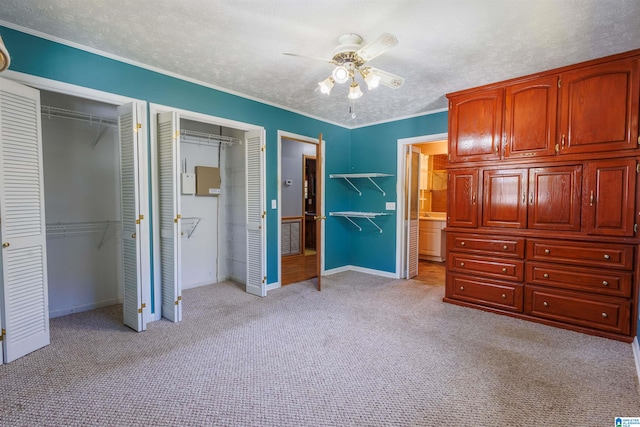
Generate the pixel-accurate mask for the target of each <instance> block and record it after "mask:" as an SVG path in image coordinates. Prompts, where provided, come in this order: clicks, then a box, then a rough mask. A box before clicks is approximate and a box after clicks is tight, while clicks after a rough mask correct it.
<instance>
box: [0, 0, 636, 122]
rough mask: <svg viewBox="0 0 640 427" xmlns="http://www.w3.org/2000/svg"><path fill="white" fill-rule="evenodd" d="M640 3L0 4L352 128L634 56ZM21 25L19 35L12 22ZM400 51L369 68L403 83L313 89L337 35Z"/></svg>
mask: <svg viewBox="0 0 640 427" xmlns="http://www.w3.org/2000/svg"><path fill="white" fill-rule="evenodd" d="M639 21H640V1H638V0H529V1H519V0H482V1H480V0H439V1H431V0H340V1H336V0H262V1H260V0H224V1H221V0H188V1H187V0H183V1H177V0H119V1H116V2H113V1H110V2H108V1H87V0H0V24H2V23H3V22H4V23H5V25H10V24H14V25H13V26H12V27H13V28H16V27H15V25H17V26H20V27H25V28H28V29H32V30H36V31H38V32H41V33H44V34H48V35H51V36H55V37H57V38H60V39H63V40H68V41H71V42H74V43H78V44H80V45H83V46H87V47H91V48H94V49H98V50H100V51H103V52H107V53H109V54H113V55H117V56H120V57H122V58H126V59H129V60H133V61H136V62H139V63H142V64H146V65H149V66H152V67H156V68H159V69H162V70H166V71H168V72H171V73H175V74H179V75H182V76H185V77H188V78H191V79H195V80H198V81H201V82H205V83H207V84H210V85H213V86H215V87H218V88H221V89H223V90H228V91H231V92H234V93H237V94H242V95H246V96H249V97H251V98H255V99H259V100H264V101H266V102H268V103H271V104H275V105H278V106H282V107H284V108H287V109H290V110H294V111H298V112H301V113H304V114H307V115H310V116H312V117H317V118H321V119H324V120H327V121H330V122H334V123H338V124H341V125H343V126H346V127H357V126H362V125H366V124H371V123H375V122H380V121H386V120H392V119H397V118H402V117H407V116H413V115H418V114H420V113H425V112H429V111H433V110H435V109H441V108H446V100H445V97H444V95H445V94H446V93H448V92H452V91H457V90H461V89H466V88H469V87H473V86H479V85H482V84H486V83H491V82H494V81H499V80H504V79H508V78H512V77H517V76H521V75H525V74H530V73H534V72H538V71H543V70H547V69H550V68H556V67H560V66H563V65H568V64H572V63H576V62H581V61H585V60H589V59H593V58H598V57H602V56H606V55H609V54H614V53H619V52H624V51H628V50H632V49H637V48H640V25H639V24H638V22H639ZM18 29H19V27H18ZM383 32H386V33H391V34H394V35H395V36H397V38H398V40H399V45H398V46H396V47H394V48H393V49H391V50H389V51H388V52H387V53H385V54H383V55H382V56H379V57H378V58H375V59H373V60H372V61H371V62H370V65H372V66H374V67H376V68H380V69H383V70H386V71H389V72H392V73H394V74H398V75H401V76H403V77H405V78H406V82H405V84H404V86H403V87H401V88H399V89H395V90H393V89H389V88H387V87H382V86H381V87H379V88H377V89H375V90H374V91H371V92H368V91H367V90H366V85H364V84H362V86H363V91H364V96H363V97H362V98H360V99H358V100H356V101H355V112H356V118H352V117H351V115H350V114H349V113H348V109H349V101H348V99H347V98H346V95H347V91H348V86H347V85H340V86H339V85H336V87H334V89H333V91H332V92H331V95H330V96H327V95H322V94H321V93H320V92H319V91H316V90H315V89H316V86H317V82H319V81H321V80H324V79H325V78H326V77H328V76H329V75H330V72H331V69H332V67H331V65H330V64H328V63H323V62H321V61H315V60H313V59H308V58H299V57H292V56H286V55H283V54H282V53H283V52H292V53H299V54H303V55H309V56H313V57H321V58H327V59H329V58H331V57H332V55H333V49H334V48H335V47H336V45H337V44H338V42H337V39H338V37H339V36H340V35H342V34H346V33H356V34H359V35H361V36H362V37H363V38H364V40H365V43H367V42H368V41H372V40H374V39H375V38H377V37H378V36H379V35H380V34H381V33H383Z"/></svg>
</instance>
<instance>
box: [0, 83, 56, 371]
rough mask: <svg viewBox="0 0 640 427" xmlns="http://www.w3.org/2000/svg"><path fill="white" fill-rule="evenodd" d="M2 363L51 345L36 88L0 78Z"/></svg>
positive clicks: (37, 93) (40, 145) (38, 93)
mask: <svg viewBox="0 0 640 427" xmlns="http://www.w3.org/2000/svg"><path fill="white" fill-rule="evenodd" d="M0 145H1V147H0V166H1V168H0V236H1V237H2V268H1V272H2V282H1V286H0V294H1V295H2V298H1V301H0V307H1V308H0V316H1V320H0V323H1V324H2V335H3V341H2V343H3V352H4V356H3V358H2V359H4V362H11V361H13V360H15V359H17V358H19V357H22V356H24V355H25V354H28V353H30V352H32V351H34V350H37V349H39V348H42V347H44V346H46V345H48V344H49V342H50V341H49V295H48V288H47V250H46V225H45V224H46V223H45V215H44V186H43V178H42V135H41V127H40V92H38V91H37V90H35V89H32V88H29V87H26V86H23V85H20V84H17V83H14V82H11V81H8V80H4V79H0Z"/></svg>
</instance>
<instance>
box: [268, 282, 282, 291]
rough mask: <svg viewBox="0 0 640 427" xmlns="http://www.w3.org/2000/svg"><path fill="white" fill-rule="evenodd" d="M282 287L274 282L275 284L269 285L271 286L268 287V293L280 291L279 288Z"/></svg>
mask: <svg viewBox="0 0 640 427" xmlns="http://www.w3.org/2000/svg"><path fill="white" fill-rule="evenodd" d="M280 287H281V285H280V282H273V283H269V284H268V285H267V292H269V291H272V290H274V289H278V288H280Z"/></svg>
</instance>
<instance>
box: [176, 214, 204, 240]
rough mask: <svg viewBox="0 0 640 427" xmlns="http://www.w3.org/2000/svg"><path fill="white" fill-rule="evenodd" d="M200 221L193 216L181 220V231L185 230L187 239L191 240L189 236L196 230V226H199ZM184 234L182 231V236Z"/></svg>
mask: <svg viewBox="0 0 640 427" xmlns="http://www.w3.org/2000/svg"><path fill="white" fill-rule="evenodd" d="M201 220H202V218H198V217H195V216H191V217H183V218H181V222H182V226H183V230H184V229H185V228H186V230H187V239H190V238H191V235H192V234H193V232H194V231H196V228H197V227H198V224H200V221H201ZM184 234H185V232H184V231H182V235H184Z"/></svg>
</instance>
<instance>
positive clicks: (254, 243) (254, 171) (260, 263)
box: [245, 130, 267, 297]
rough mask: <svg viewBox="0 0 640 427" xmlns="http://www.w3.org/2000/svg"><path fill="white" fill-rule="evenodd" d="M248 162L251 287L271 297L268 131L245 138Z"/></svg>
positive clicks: (251, 290)
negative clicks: (267, 258)
mask: <svg viewBox="0 0 640 427" xmlns="http://www.w3.org/2000/svg"><path fill="white" fill-rule="evenodd" d="M245 139H246V143H245V146H246V150H247V151H246V158H247V168H246V169H247V285H246V290H247V292H249V293H250V294H254V295H258V296H261V297H264V296H266V295H267V285H266V282H267V277H266V275H265V255H266V250H265V243H266V242H265V240H266V239H265V229H266V225H265V222H266V221H265V220H266V210H265V205H264V189H265V187H264V169H265V168H264V165H265V149H264V131H263V130H255V131H249V132H247V133H246V135H245Z"/></svg>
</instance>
